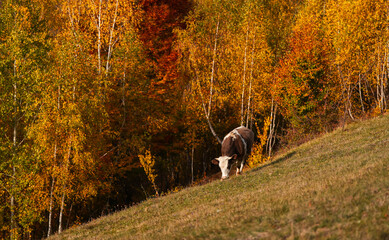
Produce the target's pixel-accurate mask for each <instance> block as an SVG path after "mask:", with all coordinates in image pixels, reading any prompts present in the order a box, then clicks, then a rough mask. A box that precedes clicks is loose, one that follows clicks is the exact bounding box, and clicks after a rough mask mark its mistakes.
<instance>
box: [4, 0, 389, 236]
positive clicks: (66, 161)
mask: <svg viewBox="0 0 389 240" xmlns="http://www.w3.org/2000/svg"><path fill="white" fill-rule="evenodd" d="M388 17H389V3H388V2H387V1H385V0H378V1H377V0H374V1H373V0H309V1H304V0H300V1H295V0H282V1H280V0H248V1H229V0H219V1H214V0H179V1H169V0H161V1H157V0H139V1H138V0H88V1H80V0H66V1H64V0H43V1H42V0H3V1H0V238H10V239H19V238H41V237H46V236H48V235H50V234H53V233H54V232H61V231H62V230H63V229H64V228H67V227H71V226H73V225H77V224H80V223H82V222H84V221H88V220H89V219H91V218H94V217H98V216H100V215H101V214H105V213H109V212H110V211H114V210H117V209H120V208H122V207H124V206H128V205H130V204H131V203H135V202H138V201H140V200H142V199H144V198H146V197H148V196H151V195H154V194H161V193H164V192H167V191H174V189H176V188H179V187H180V186H185V185H189V184H192V183H193V182H196V181H198V180H201V179H203V178H204V177H206V176H208V175H209V174H212V173H213V172H215V171H217V170H218V169H217V168H213V167H212V166H211V164H210V160H211V159H212V158H213V157H216V156H218V155H219V154H220V145H219V143H218V141H220V139H222V137H223V136H224V135H225V134H226V133H227V132H228V131H230V130H231V129H233V128H235V127H236V126H239V125H246V126H249V127H250V128H252V129H253V130H254V131H255V132H256V135H257V144H256V146H255V148H254V154H253V157H252V159H251V162H252V163H256V162H261V161H263V160H264V159H266V158H267V157H268V156H271V154H272V153H273V152H274V150H275V149H277V147H279V146H282V145H287V144H296V143H299V142H302V141H304V140H306V139H308V138H310V137H311V136H313V135H315V134H318V133H322V132H326V131H330V130H332V129H333V128H334V127H337V126H341V125H342V124H345V122H347V121H353V120H355V119H359V118H363V117H367V116H374V115H377V114H381V113H384V112H385V111H386V110H387V104H388V102H387V94H388V86H387V84H388V77H389V75H388V74H389V72H388V68H389V52H388V50H389V25H388Z"/></svg>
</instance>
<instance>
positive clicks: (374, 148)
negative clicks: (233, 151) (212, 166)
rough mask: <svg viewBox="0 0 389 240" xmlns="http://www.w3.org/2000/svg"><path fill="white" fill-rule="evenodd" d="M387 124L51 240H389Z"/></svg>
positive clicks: (354, 128) (385, 120) (370, 125)
mask: <svg viewBox="0 0 389 240" xmlns="http://www.w3.org/2000/svg"><path fill="white" fill-rule="evenodd" d="M388 149H389V116H382V117H379V118H376V119H373V120H370V121H365V122H360V123H355V124H352V125H350V126H348V127H347V128H346V129H345V131H341V130H338V131H335V132H333V133H330V134H328V135H325V136H323V137H321V138H318V139H316V140H314V141H311V142H309V143H306V144H303V145H302V146H300V147H298V148H295V149H293V150H290V151H289V152H287V153H286V154H284V155H282V156H278V157H277V158H275V159H274V161H273V162H271V163H268V164H266V165H263V166H261V167H258V168H256V169H253V170H252V171H249V172H246V173H245V174H244V175H242V176H239V177H235V178H232V179H230V180H228V181H223V182H220V181H215V182H212V183H210V184H207V185H204V186H198V187H193V188H188V189H185V190H183V191H181V192H179V193H175V194H171V195H168V196H165V197H161V198H156V199H150V200H148V201H145V202H143V203H141V204H139V205H137V206H134V207H131V208H129V209H127V210H124V211H121V212H118V213H116V214H112V215H109V216H105V217H102V218H100V219H96V220H94V221H92V222H90V223H88V224H85V225H82V226H80V227H77V228H74V229H70V230H68V231H65V232H64V233H63V234H62V235H59V236H58V235H57V236H54V237H53V239H158V240H160V239H262V238H263V239H389V216H388V214H389V151H388Z"/></svg>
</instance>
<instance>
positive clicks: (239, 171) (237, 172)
mask: <svg viewBox="0 0 389 240" xmlns="http://www.w3.org/2000/svg"><path fill="white" fill-rule="evenodd" d="M241 172H242V171H241V170H240V168H239V161H238V160H236V176H238V175H240V173H241Z"/></svg>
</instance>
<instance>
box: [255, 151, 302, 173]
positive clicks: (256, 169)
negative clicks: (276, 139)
mask: <svg viewBox="0 0 389 240" xmlns="http://www.w3.org/2000/svg"><path fill="white" fill-rule="evenodd" d="M295 154H296V151H292V152H290V153H288V154H286V155H285V156H283V157H281V158H278V159H277V160H275V161H272V162H269V163H265V164H264V165H262V166H260V167H258V168H255V169H253V170H252V171H253V172H256V171H259V170H262V169H264V168H266V167H270V166H273V165H276V164H279V163H282V162H284V161H285V160H288V159H289V158H291V157H293V156H294V155H295Z"/></svg>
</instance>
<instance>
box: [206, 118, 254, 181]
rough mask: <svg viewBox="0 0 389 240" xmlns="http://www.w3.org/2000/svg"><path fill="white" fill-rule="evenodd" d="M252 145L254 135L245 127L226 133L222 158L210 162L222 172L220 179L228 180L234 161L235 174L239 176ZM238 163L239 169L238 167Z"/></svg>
mask: <svg viewBox="0 0 389 240" xmlns="http://www.w3.org/2000/svg"><path fill="white" fill-rule="evenodd" d="M253 143H254V133H253V131H251V130H250V129H248V128H246V127H243V126H241V127H238V128H235V129H234V130H232V131H231V132H230V133H228V134H227V135H226V136H225V137H224V139H223V142H222V149H221V152H222V156H221V157H219V158H216V159H214V160H213V161H212V163H214V164H218V165H219V167H220V169H221V171H222V179H225V178H228V174H229V172H230V169H231V165H232V164H233V162H234V160H236V164H237V165H236V167H237V169H236V173H237V174H240V173H241V172H242V170H243V166H244V164H245V162H246V159H247V157H248V156H249V154H250V153H251V149H252V147H253ZM239 162H240V167H239Z"/></svg>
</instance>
